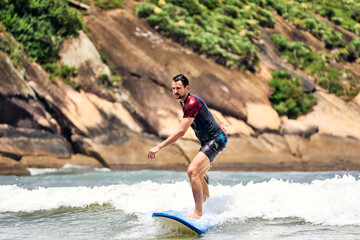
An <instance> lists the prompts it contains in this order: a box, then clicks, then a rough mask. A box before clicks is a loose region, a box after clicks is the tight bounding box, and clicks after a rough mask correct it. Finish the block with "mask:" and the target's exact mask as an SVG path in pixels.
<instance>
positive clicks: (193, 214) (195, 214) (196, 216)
mask: <svg viewBox="0 0 360 240" xmlns="http://www.w3.org/2000/svg"><path fill="white" fill-rule="evenodd" d="M184 216H186V217H189V218H195V219H199V218H201V215H200V214H197V213H196V212H194V213H192V214H185V215H184Z"/></svg>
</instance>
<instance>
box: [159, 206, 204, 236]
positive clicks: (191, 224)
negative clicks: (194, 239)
mask: <svg viewBox="0 0 360 240" xmlns="http://www.w3.org/2000/svg"><path fill="white" fill-rule="evenodd" d="M152 216H153V217H154V218H156V219H158V220H160V221H161V222H162V223H163V224H165V225H169V226H174V227H176V228H180V229H183V230H187V231H189V230H190V231H192V232H196V233H198V234H203V233H206V232H207V231H209V230H210V228H211V226H210V224H209V221H208V220H206V219H194V218H189V217H186V216H183V215H182V213H180V212H177V211H173V210H169V211H164V212H155V213H153V214H152Z"/></svg>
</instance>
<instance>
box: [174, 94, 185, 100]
mask: <svg viewBox="0 0 360 240" xmlns="http://www.w3.org/2000/svg"><path fill="white" fill-rule="evenodd" d="M174 97H175V98H176V99H182V98H183V97H185V94H184V95H180V94H178V93H176V94H174Z"/></svg>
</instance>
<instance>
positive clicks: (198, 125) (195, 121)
mask: <svg viewBox="0 0 360 240" xmlns="http://www.w3.org/2000/svg"><path fill="white" fill-rule="evenodd" d="M172 92H173V95H174V97H175V98H176V99H179V100H180V104H181V106H182V108H183V112H184V115H183V118H182V119H181V122H180V126H179V129H178V130H177V131H176V132H174V133H173V134H171V135H170V136H169V137H168V138H167V139H166V140H164V141H163V142H161V143H160V144H158V145H157V146H155V147H153V148H152V149H150V150H149V152H148V158H150V159H154V158H155V155H156V154H157V153H158V152H159V151H160V150H161V149H162V148H164V147H166V146H168V145H170V144H172V143H174V142H176V141H177V140H178V139H179V138H181V137H182V136H184V134H185V133H186V131H187V129H188V128H189V127H190V126H191V128H192V129H193V130H194V132H195V135H196V137H197V138H198V139H199V141H200V143H201V148H200V150H199V152H198V154H197V155H196V156H195V157H194V159H193V160H192V161H191V163H190V164H189V166H188V169H187V174H188V176H189V180H190V184H191V189H192V192H193V197H194V201H195V211H194V212H193V213H192V214H188V215H187V216H188V217H191V218H200V217H201V216H202V203H203V201H205V200H206V198H207V197H209V188H208V185H207V176H205V174H206V172H207V171H208V170H209V169H210V167H211V166H212V165H213V163H214V160H215V158H216V157H217V156H218V155H219V154H220V153H221V152H222V151H223V150H224V149H225V147H226V144H227V136H226V129H225V127H227V125H226V124H225V123H223V122H221V121H220V120H219V118H218V117H217V116H216V115H215V114H213V113H211V112H210V110H209V109H208V107H207V106H206V104H205V102H204V101H203V100H201V99H200V98H199V97H197V96H195V95H194V94H192V93H190V86H189V80H188V79H187V78H186V77H185V76H184V75H183V74H179V75H176V76H175V77H174V78H173V82H172ZM218 123H219V124H218Z"/></svg>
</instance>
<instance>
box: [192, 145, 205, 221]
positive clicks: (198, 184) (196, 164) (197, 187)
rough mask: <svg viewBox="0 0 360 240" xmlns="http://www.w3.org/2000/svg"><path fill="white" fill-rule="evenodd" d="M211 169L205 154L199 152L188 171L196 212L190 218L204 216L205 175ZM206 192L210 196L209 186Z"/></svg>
mask: <svg viewBox="0 0 360 240" xmlns="http://www.w3.org/2000/svg"><path fill="white" fill-rule="evenodd" d="M209 168H210V161H209V158H208V157H207V156H206V155H205V154H204V153H202V152H199V153H198V154H197V155H196V156H195V158H194V159H193V161H192V162H191V163H190V165H189V167H188V169H187V173H188V176H189V179H190V183H191V189H192V192H193V196H194V201H195V211H194V212H193V213H192V214H189V215H187V216H188V217H191V218H200V217H201V216H202V203H203V201H204V198H205V196H204V189H203V183H202V181H204V175H205V173H206V171H207V170H208V169H209ZM204 182H205V181H204ZM205 184H206V182H205ZM205 191H207V194H209V190H208V188H207V184H206V187H205Z"/></svg>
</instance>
